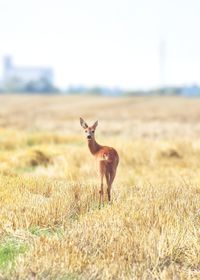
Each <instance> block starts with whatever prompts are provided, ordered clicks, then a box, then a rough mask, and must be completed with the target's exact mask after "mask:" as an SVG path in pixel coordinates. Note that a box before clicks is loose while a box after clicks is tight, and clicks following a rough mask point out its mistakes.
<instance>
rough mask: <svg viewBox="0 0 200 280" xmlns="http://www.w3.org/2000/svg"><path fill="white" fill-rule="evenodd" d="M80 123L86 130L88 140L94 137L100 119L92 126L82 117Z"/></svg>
mask: <svg viewBox="0 0 200 280" xmlns="http://www.w3.org/2000/svg"><path fill="white" fill-rule="evenodd" d="M80 124H81V126H82V128H83V129H84V131H85V135H86V138H87V139H88V141H90V140H92V139H94V133H95V130H96V127H97V125H98V121H96V122H95V123H94V124H93V125H92V126H88V125H87V123H86V122H85V121H84V119H82V118H80Z"/></svg>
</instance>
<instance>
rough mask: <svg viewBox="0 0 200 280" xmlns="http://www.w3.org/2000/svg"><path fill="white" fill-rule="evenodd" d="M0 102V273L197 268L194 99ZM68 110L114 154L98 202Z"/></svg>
mask: <svg viewBox="0 0 200 280" xmlns="http://www.w3.org/2000/svg"><path fill="white" fill-rule="evenodd" d="M0 104H3V106H2V105H1V107H2V108H1V114H0V124H1V129H0V279H162V280H168V279H169V280H170V279H185V280H186V279H200V164H199V163H200V140H199V139H198V135H199V131H200V125H199V123H198V120H199V108H200V100H197V99H191V100H189V99H181V98H172V97H171V98H170V97H169V98H163V99H162V98H152V99H150V98H133V99H130V98H128V99H125V98H124V99H122V98H119V99H114V98H98V97H53V96H52V97H50V98H47V97H42V96H41V97H40V96H35V97H27V96H23V97H21V96H10V97H9V96H6V97H0ZM79 115H82V116H83V117H85V118H86V119H89V120H96V119H97V118H98V119H99V120H100V122H99V128H98V129H97V139H99V142H100V143H104V144H108V145H112V146H114V147H115V148H116V149H117V150H118V151H119V154H120V166H119V169H118V175H117V178H116V180H115V182H114V185H113V190H112V204H111V205H109V204H106V205H105V207H103V208H102V209H100V210H99V209H98V187H99V181H98V178H97V176H96V171H95V166H94V159H93V158H92V156H91V155H90V154H89V151H88V148H87V145H86V142H85V139H84V135H83V133H82V130H81V128H80V125H79V120H78V117H79Z"/></svg>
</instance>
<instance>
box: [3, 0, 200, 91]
mask: <svg viewBox="0 0 200 280" xmlns="http://www.w3.org/2000/svg"><path fill="white" fill-rule="evenodd" d="M161 41H164V42H165V67H164V69H165V74H164V80H165V83H166V84H174V85H182V84H189V83H200V0H0V58H1V59H2V57H3V56H4V55H5V54H11V55H12V56H13V58H14V62H15V64H18V65H44V66H52V67H53V68H54V70H55V82H56V84H57V85H59V86H62V87H66V86H68V85H73V84H82V85H87V86H93V85H104V86H120V87H124V88H133V89H137V88H148V87H154V86H158V85H159V83H160V76H159V45H160V42H161ZM1 72H2V70H1ZM1 72H0V73H1Z"/></svg>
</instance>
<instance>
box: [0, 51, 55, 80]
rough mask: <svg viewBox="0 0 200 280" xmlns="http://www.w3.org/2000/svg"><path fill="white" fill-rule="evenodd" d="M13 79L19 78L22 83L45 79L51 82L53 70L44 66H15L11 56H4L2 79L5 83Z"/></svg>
mask: <svg viewBox="0 0 200 280" xmlns="http://www.w3.org/2000/svg"><path fill="white" fill-rule="evenodd" d="M13 79H17V80H20V81H21V82H23V83H28V82H35V81H40V80H46V81H47V82H49V83H50V84H53V70H52V69H51V68H44V67H32V66H31V67H30V66H29V67H21V66H15V65H13V62H12V57H10V56H6V57H4V65H3V80H4V83H7V82H9V81H11V80H13Z"/></svg>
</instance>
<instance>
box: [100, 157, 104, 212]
mask: <svg viewBox="0 0 200 280" xmlns="http://www.w3.org/2000/svg"><path fill="white" fill-rule="evenodd" d="M99 172H100V179H101V188H100V191H99V208H101V204H102V203H103V205H104V191H103V178H104V175H105V164H104V162H103V161H100V164H99Z"/></svg>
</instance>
